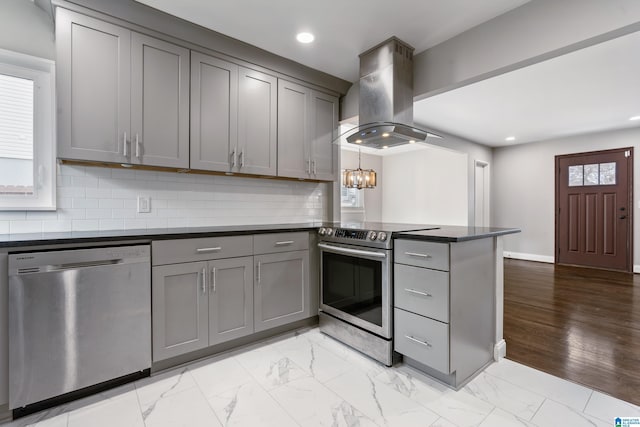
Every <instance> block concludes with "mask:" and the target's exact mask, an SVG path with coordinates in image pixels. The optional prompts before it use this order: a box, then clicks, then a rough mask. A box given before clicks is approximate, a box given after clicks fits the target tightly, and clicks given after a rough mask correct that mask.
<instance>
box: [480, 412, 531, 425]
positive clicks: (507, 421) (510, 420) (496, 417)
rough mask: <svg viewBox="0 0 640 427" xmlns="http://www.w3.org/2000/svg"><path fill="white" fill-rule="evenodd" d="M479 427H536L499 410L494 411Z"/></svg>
mask: <svg viewBox="0 0 640 427" xmlns="http://www.w3.org/2000/svg"><path fill="white" fill-rule="evenodd" d="M479 427H536V426H535V424H533V423H531V422H529V421H525V420H523V419H522V418H518V417H516V416H515V415H513V414H511V413H509V412H507V411H504V410H502V409H500V408H496V409H494V410H493V411H492V412H491V413H490V414H489V415H488V416H487V418H485V419H484V421H482V423H481V424H480V425H479Z"/></svg>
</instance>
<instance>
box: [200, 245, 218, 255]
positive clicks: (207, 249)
mask: <svg viewBox="0 0 640 427" xmlns="http://www.w3.org/2000/svg"><path fill="white" fill-rule="evenodd" d="M220 250H222V246H217V247H215V248H198V249H196V252H197V253H199V254H206V253H208V252H218V251H220Z"/></svg>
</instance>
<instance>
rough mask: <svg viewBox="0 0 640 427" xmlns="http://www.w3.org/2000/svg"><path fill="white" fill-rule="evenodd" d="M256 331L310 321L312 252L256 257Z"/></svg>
mask: <svg viewBox="0 0 640 427" xmlns="http://www.w3.org/2000/svg"><path fill="white" fill-rule="evenodd" d="M254 263H255V266H256V277H255V289H254V298H255V304H254V306H255V315H254V324H255V331H256V332H259V331H264V330H266V329H270V328H273V327H276V326H280V325H284V324H287V323H291V322H295V321H297V320H302V319H306V318H307V317H309V315H310V314H309V251H308V250H305V251H294V252H282V253H271V254H266V255H256V256H255V257H254Z"/></svg>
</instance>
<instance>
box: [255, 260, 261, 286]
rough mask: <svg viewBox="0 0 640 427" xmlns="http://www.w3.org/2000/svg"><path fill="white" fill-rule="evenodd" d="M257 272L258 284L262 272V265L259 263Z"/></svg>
mask: <svg viewBox="0 0 640 427" xmlns="http://www.w3.org/2000/svg"><path fill="white" fill-rule="evenodd" d="M256 268H257V270H258V274H257V276H258V283H260V270H261V269H262V263H261V262H258V265H257V266H256Z"/></svg>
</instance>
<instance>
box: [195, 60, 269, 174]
mask: <svg viewBox="0 0 640 427" xmlns="http://www.w3.org/2000/svg"><path fill="white" fill-rule="evenodd" d="M276 113H277V79H276V78H275V77H273V76H270V75H268V74H264V73H260V72H258V71H255V70H251V69H248V68H245V67H240V66H238V65H236V64H234V63H231V62H229V61H225V60H222V59H219V58H215V57H212V56H209V55H205V54H202V53H199V52H192V55H191V168H192V169H201V170H211V171H221V172H240V173H249V174H260V175H275V174H276V144H277V140H276V135H277V122H276V119H277V114H276Z"/></svg>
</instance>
